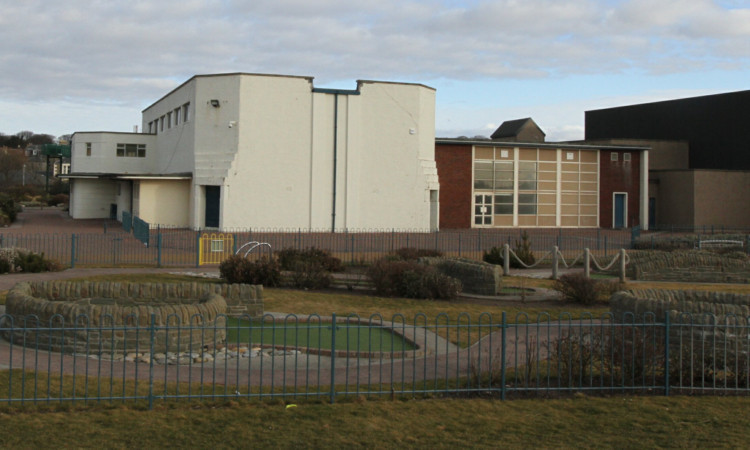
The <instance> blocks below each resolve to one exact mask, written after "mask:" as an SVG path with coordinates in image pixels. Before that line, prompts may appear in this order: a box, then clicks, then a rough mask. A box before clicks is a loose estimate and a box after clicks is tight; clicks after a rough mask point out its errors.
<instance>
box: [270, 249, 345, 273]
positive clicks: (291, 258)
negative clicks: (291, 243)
mask: <svg viewBox="0 0 750 450" xmlns="http://www.w3.org/2000/svg"><path fill="white" fill-rule="evenodd" d="M277 257H278V258H279V264H280V265H281V269H282V270H295V266H297V264H298V263H300V262H302V263H305V264H312V265H315V264H319V265H320V266H321V267H323V269H324V270H327V271H328V272H341V271H343V270H344V266H343V265H342V264H341V260H340V259H338V258H336V257H335V256H331V253H330V252H328V251H327V250H321V249H319V248H315V247H309V248H306V249H304V250H297V249H295V248H285V249H282V250H280V251H279V252H278V253H277Z"/></svg>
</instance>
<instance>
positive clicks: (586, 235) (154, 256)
mask: <svg viewBox="0 0 750 450" xmlns="http://www.w3.org/2000/svg"><path fill="white" fill-rule="evenodd" d="M124 213H125V212H123V214H124ZM130 217H131V223H132V216H130ZM523 232H527V233H528V235H529V242H530V243H531V249H532V250H533V251H535V252H544V253H546V252H547V251H549V249H550V248H552V246H557V247H558V249H559V250H560V251H561V252H562V254H565V255H566V257H567V256H568V255H572V254H579V253H580V252H582V251H583V249H584V248H589V249H591V252H592V254H594V255H596V256H597V257H599V256H605V257H608V256H613V255H614V254H615V253H616V252H617V251H618V250H619V249H621V248H630V245H631V234H630V232H629V231H628V230H598V229H591V230H573V229H570V230H568V229H554V230H553V229H544V230H541V229H537V230H532V229H527V230H516V229H512V230H510V229H508V230H500V229H497V230H484V229H471V230H445V231H436V232H421V231H403V230H402V231H398V230H369V231H367V230H361V231H356V232H355V231H349V230H345V231H341V232H337V233H331V232H330V231H321V232H316V231H305V230H301V229H297V230H249V229H248V230H237V231H229V232H223V235H224V236H225V238H227V237H230V238H227V240H229V239H231V242H233V243H243V242H250V241H258V242H265V243H268V244H269V245H270V246H271V247H272V248H273V249H274V250H282V249H285V248H296V249H304V248H308V247H316V248H319V249H322V250H327V251H329V252H330V253H331V254H332V255H333V256H335V257H338V258H340V259H341V260H342V261H343V262H344V263H346V264H359V263H368V262H373V261H375V260H377V259H380V258H382V257H383V256H385V255H387V254H388V253H391V252H393V251H395V250H398V249H400V248H403V247H413V248H420V249H431V250H439V251H441V252H443V253H444V254H445V255H446V256H452V257H462V258H469V259H475V260H481V259H482V255H483V254H484V252H485V251H489V250H490V249H492V248H493V247H498V248H501V247H502V246H503V245H505V244H508V245H510V246H511V248H514V247H515V245H516V242H520V241H521V235H522V233H523ZM203 234H204V232H202V231H194V230H185V229H170V228H161V227H159V226H157V227H156V228H154V227H153V225H152V226H151V228H150V230H149V237H148V240H147V242H149V245H148V246H144V245H143V243H142V242H144V240H143V239H142V240H141V241H139V240H138V239H136V238H135V237H134V236H133V235H132V234H130V232H129V231H122V230H117V229H116V228H113V227H109V228H108V229H107V232H106V233H104V232H103V233H85V234H83V233H80V234H79V233H74V234H62V233H50V234H24V233H6V232H3V233H0V247H14V246H15V247H21V248H25V249H28V250H31V251H34V252H36V253H42V252H44V253H45V256H46V257H48V258H52V259H56V260H57V261H59V262H61V263H63V264H70V265H71V266H74V265H110V264H111V265H115V264H138V265H156V266H161V265H164V266H196V265H200V264H201V257H200V249H201V236H202V235H203ZM227 250H228V249H227ZM234 250H236V249H233V251H234ZM227 253H228V252H227ZM211 263H214V262H213V261H211Z"/></svg>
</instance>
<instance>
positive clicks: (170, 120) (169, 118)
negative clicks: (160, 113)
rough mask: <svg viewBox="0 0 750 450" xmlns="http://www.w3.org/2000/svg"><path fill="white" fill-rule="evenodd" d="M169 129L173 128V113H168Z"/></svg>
mask: <svg viewBox="0 0 750 450" xmlns="http://www.w3.org/2000/svg"><path fill="white" fill-rule="evenodd" d="M167 128H172V113H171V112H168V113H167Z"/></svg>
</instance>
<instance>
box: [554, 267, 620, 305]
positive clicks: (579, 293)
mask: <svg viewBox="0 0 750 450" xmlns="http://www.w3.org/2000/svg"><path fill="white" fill-rule="evenodd" d="M554 288H555V290H557V291H558V292H560V293H561V294H562V296H563V298H564V299H565V300H566V301H569V302H576V303H581V304H583V305H594V304H596V303H598V302H601V301H606V300H607V299H608V298H609V297H610V296H611V295H612V294H614V293H615V292H617V291H620V290H622V289H623V285H622V284H621V283H619V282H612V281H605V280H598V281H597V280H592V279H591V278H586V277H585V276H584V275H583V274H581V273H572V274H568V275H563V276H561V277H560V278H559V279H558V280H557V281H555V286H554Z"/></svg>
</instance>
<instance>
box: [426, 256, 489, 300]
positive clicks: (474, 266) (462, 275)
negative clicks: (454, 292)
mask: <svg viewBox="0 0 750 450" xmlns="http://www.w3.org/2000/svg"><path fill="white" fill-rule="evenodd" d="M419 262H420V263H423V264H427V265H429V266H434V267H435V268H437V269H438V270H439V271H440V272H441V273H443V274H445V275H448V276H449V277H453V278H456V279H458V280H459V281H461V284H462V285H463V292H467V293H469V294H478V295H498V294H500V292H501V291H502V288H503V286H502V282H503V272H502V268H501V267H500V266H496V265H494V264H488V263H486V262H482V261H474V260H470V259H463V258H461V259H459V258H433V257H425V258H419Z"/></svg>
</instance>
